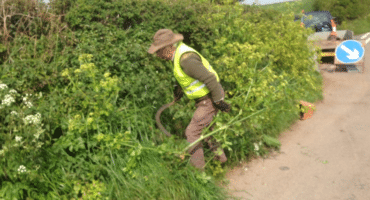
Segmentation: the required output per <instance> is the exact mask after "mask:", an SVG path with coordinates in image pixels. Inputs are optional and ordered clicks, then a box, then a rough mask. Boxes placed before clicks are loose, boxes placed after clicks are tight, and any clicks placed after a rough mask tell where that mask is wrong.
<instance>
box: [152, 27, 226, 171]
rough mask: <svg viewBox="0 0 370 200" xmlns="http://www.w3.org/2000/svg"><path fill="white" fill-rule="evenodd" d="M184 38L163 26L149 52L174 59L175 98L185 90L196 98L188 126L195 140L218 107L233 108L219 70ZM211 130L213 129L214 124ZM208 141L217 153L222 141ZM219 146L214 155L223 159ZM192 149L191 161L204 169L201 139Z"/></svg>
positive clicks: (190, 137) (188, 133) (224, 160)
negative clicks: (229, 102)
mask: <svg viewBox="0 0 370 200" xmlns="http://www.w3.org/2000/svg"><path fill="white" fill-rule="evenodd" d="M183 39H184V37H183V36H182V35H181V34H174V33H173V32H172V31H171V30H169V29H160V30H159V31H157V32H156V33H155V35H154V37H153V40H154V43H153V44H152V45H151V47H150V48H149V50H148V53H149V54H156V56H157V57H159V58H162V59H165V60H172V61H173V64H174V68H173V72H174V76H175V78H176V80H177V84H176V85H175V90H174V95H175V99H180V98H181V97H182V96H183V93H185V95H186V97H187V98H189V99H194V100H195V101H196V104H195V106H196V108H197V109H196V111H195V113H194V115H193V118H192V119H191V121H190V124H189V125H188V127H187V128H186V130H185V135H186V138H187V141H188V142H189V143H192V142H194V141H196V140H197V139H199V138H200V134H201V132H202V130H203V129H204V128H205V127H208V126H209V125H210V123H211V122H212V120H213V116H215V115H216V114H217V113H218V110H221V111H223V112H230V105H229V104H227V103H226V102H225V101H224V98H225V94H224V90H223V88H222V86H221V84H220V78H219V77H218V75H217V73H216V71H215V70H214V69H213V68H212V66H211V65H210V64H209V62H208V61H207V60H206V59H205V58H204V57H203V56H202V55H201V54H200V53H198V52H197V51H196V50H194V49H193V48H191V47H189V46H187V45H186V44H184V43H183V42H182V40H183ZM210 130H211V131H212V130H213V127H211V128H210ZM205 141H206V142H207V143H208V145H209V147H210V148H211V150H212V151H213V152H214V153H215V152H217V149H218V148H219V146H220V145H219V144H218V143H217V142H216V141H215V140H214V139H213V138H212V137H209V138H206V139H205ZM220 150H221V151H222V155H221V156H218V155H217V154H216V155H215V158H214V159H218V160H220V161H221V162H222V163H224V162H226V161H227V158H226V155H225V153H224V151H223V150H222V149H221V148H220ZM189 153H190V155H191V158H190V162H191V163H192V164H193V165H194V166H195V167H197V168H199V169H201V170H202V171H204V169H203V167H204V165H205V161H204V154H203V145H202V143H201V142H199V144H197V145H195V146H194V147H193V148H191V149H190V150H189Z"/></svg>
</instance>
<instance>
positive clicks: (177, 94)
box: [173, 85, 184, 101]
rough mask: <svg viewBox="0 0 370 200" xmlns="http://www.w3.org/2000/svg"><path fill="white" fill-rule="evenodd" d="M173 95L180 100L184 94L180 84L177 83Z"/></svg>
mask: <svg viewBox="0 0 370 200" xmlns="http://www.w3.org/2000/svg"><path fill="white" fill-rule="evenodd" d="M173 96H174V97H175V100H176V101H178V100H180V99H181V97H182V96H184V93H183V91H182V89H181V87H180V86H179V85H175V89H174V90H173Z"/></svg>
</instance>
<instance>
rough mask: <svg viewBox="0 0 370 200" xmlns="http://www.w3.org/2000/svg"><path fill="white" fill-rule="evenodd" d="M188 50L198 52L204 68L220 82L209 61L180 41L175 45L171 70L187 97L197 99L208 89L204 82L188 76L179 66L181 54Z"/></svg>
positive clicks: (205, 93) (207, 91)
mask: <svg viewBox="0 0 370 200" xmlns="http://www.w3.org/2000/svg"><path fill="white" fill-rule="evenodd" d="M188 52H194V53H196V54H198V55H199V56H200V58H201V59H202V63H203V65H204V66H205V67H206V69H207V70H208V71H209V72H211V73H213V74H214V75H215V76H216V78H217V82H220V79H219V77H218V75H217V73H216V71H215V70H214V69H213V68H212V66H211V65H210V64H209V62H208V61H207V60H206V59H205V58H204V57H203V56H202V55H200V53H198V52H197V51H196V50H195V49H193V48H191V47H189V46H187V45H186V44H184V43H183V42H182V41H180V42H179V43H178V45H177V48H176V52H175V57H174V60H173V64H174V70H173V72H174V75H175V78H176V80H177V81H178V82H179V84H180V86H181V88H182V89H183V91H184V93H185V94H186V96H187V97H188V98H189V99H197V98H200V97H203V96H205V95H207V94H208V93H209V92H210V91H209V90H208V88H207V87H205V86H206V84H204V83H203V82H201V81H199V80H196V79H194V78H192V77H190V76H188V75H187V74H186V73H185V72H184V71H182V69H181V66H180V58H181V55H182V54H184V53H188Z"/></svg>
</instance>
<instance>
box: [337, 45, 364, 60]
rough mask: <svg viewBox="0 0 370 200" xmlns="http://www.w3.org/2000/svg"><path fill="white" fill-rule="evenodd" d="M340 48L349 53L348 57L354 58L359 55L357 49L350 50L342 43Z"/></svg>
mask: <svg viewBox="0 0 370 200" xmlns="http://www.w3.org/2000/svg"><path fill="white" fill-rule="evenodd" d="M340 48H341V49H343V50H344V51H345V52H347V53H348V54H349V56H347V58H348V59H351V60H356V59H358V58H359V57H360V55H359V53H360V52H358V51H357V49H355V50H354V51H351V50H350V49H348V48H347V47H346V46H344V45H342V46H341V47H340Z"/></svg>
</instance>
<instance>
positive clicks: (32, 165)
mask: <svg viewBox="0 0 370 200" xmlns="http://www.w3.org/2000/svg"><path fill="white" fill-rule="evenodd" d="M19 98H21V100H22V101H19ZM40 98H42V93H41V92H40V93H39V94H36V95H32V94H25V96H22V95H21V94H19V93H18V92H17V91H16V90H14V89H11V88H8V86H7V84H4V83H1V84H0V99H1V105H0V116H1V117H2V118H3V122H2V124H1V133H0V135H1V136H0V164H1V166H4V168H5V169H4V170H5V171H3V172H4V174H5V177H6V178H7V179H16V178H19V176H21V175H22V174H26V173H27V174H30V178H31V179H32V178H34V176H33V175H35V174H34V172H35V171H37V170H38V169H39V168H40V165H38V164H36V163H37V162H32V161H34V160H36V158H37V155H38V153H40V148H41V147H42V146H43V145H44V144H45V143H44V142H45V135H46V133H45V129H43V126H44V124H43V123H42V115H41V114H40V113H39V112H37V109H35V107H34V105H33V104H34V103H37V101H38V100H39V99H40ZM17 102H22V103H20V104H18V103H17ZM46 143H48V141H47V142H46Z"/></svg>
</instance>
